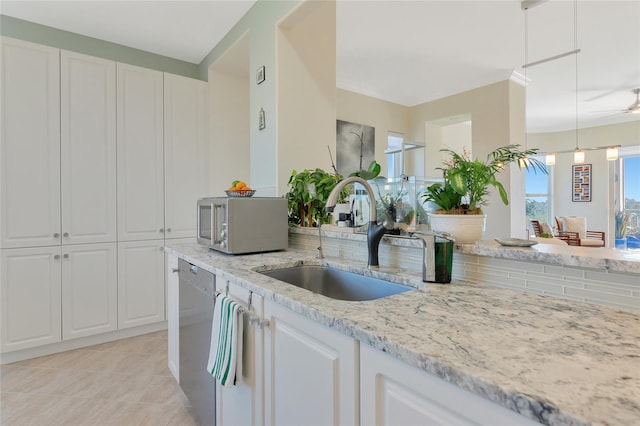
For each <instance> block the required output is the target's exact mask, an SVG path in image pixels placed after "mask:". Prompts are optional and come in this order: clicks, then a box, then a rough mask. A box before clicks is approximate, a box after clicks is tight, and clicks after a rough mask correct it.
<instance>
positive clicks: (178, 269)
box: [171, 268, 180, 274]
mask: <svg viewBox="0 0 640 426" xmlns="http://www.w3.org/2000/svg"><path fill="white" fill-rule="evenodd" d="M171 272H173V273H174V274H175V273H178V272H180V268H172V269H171Z"/></svg>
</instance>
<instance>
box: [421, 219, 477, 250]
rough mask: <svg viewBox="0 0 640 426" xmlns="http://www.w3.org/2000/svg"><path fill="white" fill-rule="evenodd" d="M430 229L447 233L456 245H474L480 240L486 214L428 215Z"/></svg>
mask: <svg viewBox="0 0 640 426" xmlns="http://www.w3.org/2000/svg"><path fill="white" fill-rule="evenodd" d="M429 221H430V223H431V229H432V230H434V231H438V232H448V233H449V234H452V235H453V238H454V239H455V240H456V243H463V244H464V243H475V242H476V241H479V240H481V239H482V236H483V235H484V230H485V228H486V225H487V215H486V214H429Z"/></svg>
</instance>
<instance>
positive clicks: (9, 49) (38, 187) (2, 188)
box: [0, 37, 61, 248]
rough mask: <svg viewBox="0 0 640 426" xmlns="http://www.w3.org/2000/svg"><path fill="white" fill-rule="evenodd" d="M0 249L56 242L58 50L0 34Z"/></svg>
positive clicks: (58, 156)
mask: <svg viewBox="0 0 640 426" xmlns="http://www.w3.org/2000/svg"><path fill="white" fill-rule="evenodd" d="M1 54H2V58H1V61H0V67H1V71H0V99H1V103H2V104H1V106H0V117H1V118H0V138H1V139H0V248H12V247H34V246H49V245H56V244H60V234H61V232H60V177H59V176H60V56H59V50H58V49H53V48H50V47H46V46H40V45H37V44H32V43H26V42H23V41H19V40H13V39H9V38H5V37H3V38H2V49H1Z"/></svg>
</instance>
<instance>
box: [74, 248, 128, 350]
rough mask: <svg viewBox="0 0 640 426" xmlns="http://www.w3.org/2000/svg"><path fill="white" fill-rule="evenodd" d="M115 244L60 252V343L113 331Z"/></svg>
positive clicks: (116, 308)
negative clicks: (61, 340)
mask: <svg viewBox="0 0 640 426" xmlns="http://www.w3.org/2000/svg"><path fill="white" fill-rule="evenodd" d="M117 274H118V267H117V254H116V243H107V244H80V245H71V246H64V247H63V248H62V339H63V340H69V339H75V338H78V337H85V336H90V335H93V334H98V333H104V332H107V331H114V330H116V328H117V324H118V323H117V319H118V300H117V296H118V294H117V291H118V283H117Z"/></svg>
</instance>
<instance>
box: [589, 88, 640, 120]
mask: <svg viewBox="0 0 640 426" xmlns="http://www.w3.org/2000/svg"><path fill="white" fill-rule="evenodd" d="M633 93H635V94H636V101H635V102H634V103H632V104H631V105H629V107H628V108H626V109H620V110H606V111H593V112H615V113H616V114H614V115H618V114H629V113H631V114H640V88H637V89H633Z"/></svg>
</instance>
